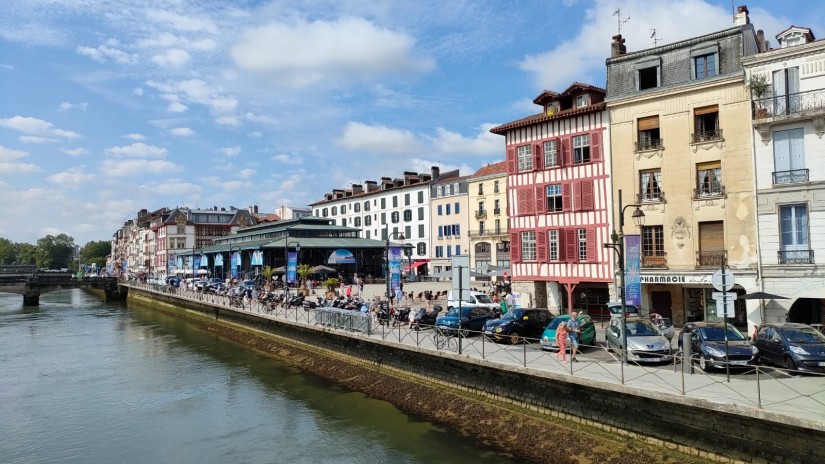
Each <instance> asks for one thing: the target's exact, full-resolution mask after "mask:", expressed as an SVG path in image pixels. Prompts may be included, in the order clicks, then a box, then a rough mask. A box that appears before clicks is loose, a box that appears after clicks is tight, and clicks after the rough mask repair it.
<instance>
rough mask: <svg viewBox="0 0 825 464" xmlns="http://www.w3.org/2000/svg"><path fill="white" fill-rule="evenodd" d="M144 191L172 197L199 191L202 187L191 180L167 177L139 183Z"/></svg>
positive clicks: (195, 193) (193, 193)
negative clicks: (158, 180) (159, 180)
mask: <svg viewBox="0 0 825 464" xmlns="http://www.w3.org/2000/svg"><path fill="white" fill-rule="evenodd" d="M138 188H140V189H141V190H142V191H143V192H144V193H146V194H149V195H163V196H167V197H173V198H184V197H188V196H190V195H197V194H199V193H201V191H202V188H201V187H200V186H199V185H197V184H193V183H191V182H186V181H182V180H180V179H167V180H164V181H163V182H150V183H147V184H142V185H140V187H138Z"/></svg>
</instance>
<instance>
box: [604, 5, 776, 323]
mask: <svg viewBox="0 0 825 464" xmlns="http://www.w3.org/2000/svg"><path fill="white" fill-rule="evenodd" d="M735 21H736V22H735V24H736V27H733V28H730V29H727V30H723V31H719V32H715V33H712V34H707V35H704V36H699V37H694V38H691V39H687V40H683V41H681V42H676V43H672V44H667V45H663V46H659V47H655V48H650V49H646V50H642V51H638V52H633V53H627V52H626V51H625V46H624V40H623V39H622V38H621V36H616V37H614V43H613V46H612V53H611V55H612V56H611V57H610V58H609V59H608V60H607V96H608V98H607V100H606V101H607V106H608V110H609V113H610V121H611V123H610V127H611V150H612V153H613V163H612V174H611V177H612V179H613V192H614V198H616V199H620V198H621V199H620V200H618V202H617V203H621V202H623V203H624V205H621V204H616V205H614V214H615V215H616V221H614V224H619V220H620V219H619V217H618V216H619V215H621V214H624V213H625V211H623V210H630V211H627V214H626V215H627V216H628V217H626V218H625V219H626V220H625V223H626V224H625V226H624V230H623V232H624V233H625V234H627V235H631V234H639V235H640V237H639V238H640V243H641V275H640V279H639V281H640V282H641V285H640V301H639V303H641V307H642V308H643V309H648V310H650V311H656V312H659V313H661V314H662V315H664V316H666V317H672V318H673V321H674V323H675V324H677V325H681V324H683V323H685V322H690V321H700V320H705V321H715V320H721V318H720V317H719V315H718V313H717V303H716V300H714V299H713V298H712V293H713V292H715V290H714V288H713V285H712V283H711V275H712V273H713V272H714V271H716V270H718V269H720V267H721V266H722V265H723V264H724V263H725V262H726V263H727V266H728V268H729V269H730V270H731V271H732V273H733V274H734V278H735V282H736V285H735V287H734V288H733V290H732V291H735V292H737V293H738V294H740V295H742V294H744V293H746V292H750V291H754V290H756V289H757V287H758V286H757V280H756V279H757V272H756V267H757V252H758V250H757V237H756V211H755V209H756V205H755V191H754V168H753V155H752V151H751V147H752V127H751V125H750V115H751V107H750V100H749V94H748V90H747V88H746V87H745V85H744V82H743V79H744V76H743V72H742V66H741V59H742V58H743V56H748V55H752V54H755V53H758V51H759V48H760V47H759V44H758V43H757V39H756V34H755V32H754V29H753V26H752V25H751V24H750V23H749V20H748V18H747V9H744V8H743V7H740V11H739V13H738V14H737V16H736V19H735ZM622 195H623V197H622ZM628 205H630V207H629V208H628V207H627V206H628ZM634 205H638V207H639V209H640V210H641V212H643V213H644V225H643V226H642V227H641V228H640V229H637V228H636V226H635V225H634V223H633V222H632V221H630V219H629V216H630V212H633V211H634V210H635V209H636V206H634ZM637 215H638V213H637ZM629 249H630V247H629V246H628V250H629ZM637 289H638V287H637ZM631 293H632V292H628V293H626V295H630V294H631ZM719 306H720V310H721V305H719ZM757 308H758V305H757V302H752V303H751V302H748V304H747V305H746V302H745V301H743V300H738V301H736V302H735V304H734V310H735V316H734V317H733V319H728V320H729V322H733V323H734V324H735V325H737V326H740V327H741V328H743V329H744V328H745V327H746V326H747V325H752V324H753V323H755V322H756V321H758V320H759V312H758V309H757Z"/></svg>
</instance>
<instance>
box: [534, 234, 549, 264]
mask: <svg viewBox="0 0 825 464" xmlns="http://www.w3.org/2000/svg"><path fill="white" fill-rule="evenodd" d="M536 261H537V262H539V263H546V262H547V231H544V232H541V231H536Z"/></svg>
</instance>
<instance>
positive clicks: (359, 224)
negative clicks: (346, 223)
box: [352, 217, 361, 227]
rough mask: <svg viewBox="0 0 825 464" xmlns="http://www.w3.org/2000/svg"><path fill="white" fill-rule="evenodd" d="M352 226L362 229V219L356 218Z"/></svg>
mask: <svg viewBox="0 0 825 464" xmlns="http://www.w3.org/2000/svg"><path fill="white" fill-rule="evenodd" d="M352 225H353V226H355V227H361V218H360V217H356V218H355V219H353V220H352Z"/></svg>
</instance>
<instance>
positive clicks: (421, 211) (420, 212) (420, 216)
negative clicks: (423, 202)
mask: <svg viewBox="0 0 825 464" xmlns="http://www.w3.org/2000/svg"><path fill="white" fill-rule="evenodd" d="M418 220H419V221H423V220H424V208H423V207H419V208H418Z"/></svg>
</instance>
